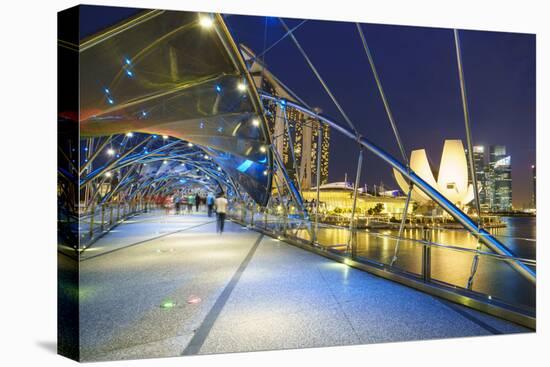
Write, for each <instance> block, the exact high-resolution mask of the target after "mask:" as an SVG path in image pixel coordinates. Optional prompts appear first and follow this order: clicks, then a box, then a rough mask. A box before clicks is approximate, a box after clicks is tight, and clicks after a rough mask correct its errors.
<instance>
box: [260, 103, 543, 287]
mask: <svg viewBox="0 0 550 367" xmlns="http://www.w3.org/2000/svg"><path fill="white" fill-rule="evenodd" d="M260 97H261V98H264V99H269V100H272V101H275V102H281V101H284V103H286V104H287V105H288V106H291V107H294V108H296V109H297V110H300V111H301V112H303V113H305V114H307V115H310V116H312V117H314V118H316V119H319V120H321V121H323V122H324V123H326V124H327V125H329V126H330V127H332V128H334V129H335V130H337V131H339V132H340V133H342V134H344V135H346V136H347V137H349V138H351V139H353V140H355V141H357V143H358V144H359V145H361V146H363V147H365V148H366V149H368V150H369V151H370V152H372V153H374V154H375V155H376V156H377V157H379V158H381V159H382V160H384V161H385V162H386V163H388V164H389V165H390V166H392V167H393V168H395V169H396V170H398V171H399V172H400V173H401V174H403V175H404V176H405V177H406V178H408V179H409V180H410V181H411V182H412V183H413V184H414V185H416V186H417V187H419V188H420V189H421V190H422V191H423V192H424V193H425V194H426V195H428V196H429V197H430V198H431V199H432V200H433V201H435V202H436V203H437V204H439V205H440V206H441V207H442V208H443V209H445V211H446V212H447V213H449V214H450V215H451V216H452V217H453V218H454V219H456V220H457V221H458V222H459V223H460V224H462V225H463V226H464V227H465V228H466V229H467V230H468V231H470V233H472V234H473V235H474V236H476V237H477V238H478V240H479V241H481V242H482V243H483V244H485V245H486V246H487V247H489V248H490V249H491V250H493V251H494V252H496V253H497V254H500V255H505V256H514V254H512V253H511V252H510V251H509V250H508V249H507V248H506V247H505V246H504V245H503V244H502V243H501V242H500V241H498V240H497V239H496V238H494V237H493V236H492V235H491V234H490V233H489V232H487V231H486V230H484V229H480V228H478V225H477V223H476V222H474V221H473V220H472V219H471V218H470V217H469V216H468V215H467V214H466V213H464V212H463V211H462V210H460V209H459V208H457V207H456V206H455V205H454V204H453V203H452V202H451V201H449V200H448V199H447V198H446V197H445V196H443V195H442V194H441V193H439V191H437V190H436V189H435V188H433V187H432V186H430V185H429V184H428V183H427V182H426V181H424V180H423V179H422V178H420V176H418V175H417V174H416V173H414V172H413V171H412V170H410V169H408V168H407V166H405V165H404V164H402V163H401V162H399V161H398V160H397V159H396V158H394V157H393V156H392V155H390V154H389V153H387V152H386V151H384V150H383V149H381V148H380V147H378V146H377V145H375V144H374V143H372V142H371V141H369V140H368V139H366V138H364V137H362V136H360V137H356V135H355V134H354V133H353V132H352V131H349V130H348V129H346V128H344V127H342V126H340V125H339V124H337V123H335V122H334V121H333V120H331V119H329V118H327V117H324V116H322V115H319V114H317V113H315V112H314V111H312V110H310V109H308V108H306V107H304V106H301V105H299V104H297V103H295V102H291V101H287V100H283V99H281V98H278V97H274V96H272V95H270V94H267V93H264V92H260ZM510 264H511V266H512V267H514V269H516V270H517V271H518V272H519V273H520V274H522V275H523V276H524V277H525V278H527V279H528V280H529V281H531V282H533V283H535V282H536V274H535V272H533V270H531V269H530V268H529V267H527V266H526V265H525V264H522V263H520V262H518V261H514V262H511V263H510Z"/></svg>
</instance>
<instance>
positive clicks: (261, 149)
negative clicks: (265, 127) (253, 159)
mask: <svg viewBox="0 0 550 367" xmlns="http://www.w3.org/2000/svg"><path fill="white" fill-rule="evenodd" d="M266 151H267V149H266V147H265V146H264V145H262V146H261V147H260V152H262V153H265V152H266Z"/></svg>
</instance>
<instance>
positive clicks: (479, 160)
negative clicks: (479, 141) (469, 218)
mask: <svg viewBox="0 0 550 367" xmlns="http://www.w3.org/2000/svg"><path fill="white" fill-rule="evenodd" d="M473 150H474V167H475V175H476V181H477V189H478V195H479V204H480V207H481V211H482V212H487V211H489V210H490V206H489V200H488V195H487V192H488V187H487V184H488V182H487V163H486V161H487V160H486V156H485V147H484V146H483V145H474V147H473ZM466 154H468V150H467V149H466ZM469 172H470V162H469V161H468V183H472V177H471V175H470V174H469Z"/></svg>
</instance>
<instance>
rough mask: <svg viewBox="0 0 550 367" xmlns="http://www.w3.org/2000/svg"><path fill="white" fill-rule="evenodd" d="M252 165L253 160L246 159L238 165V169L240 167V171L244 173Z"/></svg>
mask: <svg viewBox="0 0 550 367" xmlns="http://www.w3.org/2000/svg"><path fill="white" fill-rule="evenodd" d="M250 166H252V161H250V160H248V159H247V160H246V161H244V162H243V163H241V164H240V165H239V167H237V169H238V170H239V171H240V172H242V173H244V172H246V170H247V169H249V168H250Z"/></svg>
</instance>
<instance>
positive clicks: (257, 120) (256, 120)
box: [252, 118, 260, 127]
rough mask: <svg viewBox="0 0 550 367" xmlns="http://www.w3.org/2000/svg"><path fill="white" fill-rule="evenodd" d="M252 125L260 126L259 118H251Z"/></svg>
mask: <svg viewBox="0 0 550 367" xmlns="http://www.w3.org/2000/svg"><path fill="white" fill-rule="evenodd" d="M252 125H253V126H255V127H258V126H260V119H257V118H255V119H253V120H252Z"/></svg>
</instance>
